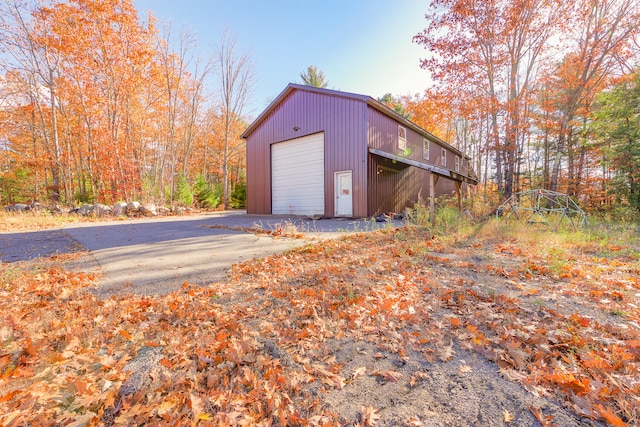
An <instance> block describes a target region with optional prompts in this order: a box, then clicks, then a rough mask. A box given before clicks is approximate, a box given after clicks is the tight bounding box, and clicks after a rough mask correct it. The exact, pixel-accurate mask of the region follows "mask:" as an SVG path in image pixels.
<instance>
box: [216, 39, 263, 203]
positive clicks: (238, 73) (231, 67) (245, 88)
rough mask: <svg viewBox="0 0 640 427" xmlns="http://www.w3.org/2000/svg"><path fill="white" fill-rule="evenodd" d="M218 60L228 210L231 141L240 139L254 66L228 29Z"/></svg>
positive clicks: (224, 184)
mask: <svg viewBox="0 0 640 427" xmlns="http://www.w3.org/2000/svg"><path fill="white" fill-rule="evenodd" d="M215 59H216V62H215V64H216V65H215V67H216V70H217V77H218V79H219V85H220V86H219V88H220V102H221V107H220V108H221V114H222V116H223V121H224V126H223V138H224V149H223V165H222V167H223V172H222V176H223V177H222V185H223V202H224V207H225V209H228V208H229V192H230V189H229V165H230V157H231V154H232V152H231V139H232V138H239V134H236V133H234V132H233V129H234V127H235V126H236V125H237V124H238V123H239V122H240V121H241V120H242V115H243V114H244V112H245V111H244V110H245V107H246V104H247V101H248V100H249V96H250V95H251V92H252V89H253V84H254V82H255V65H254V61H253V59H252V58H251V57H250V56H249V55H248V54H243V53H239V52H238V51H237V40H236V38H235V37H234V36H233V35H232V34H231V33H230V32H229V31H228V30H225V31H224V32H223V33H222V38H221V42H220V45H219V46H218V49H217V51H216V58H215Z"/></svg>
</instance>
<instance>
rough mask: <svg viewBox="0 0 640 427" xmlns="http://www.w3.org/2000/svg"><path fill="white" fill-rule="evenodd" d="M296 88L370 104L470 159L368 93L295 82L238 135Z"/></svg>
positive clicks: (250, 130)
mask: <svg viewBox="0 0 640 427" xmlns="http://www.w3.org/2000/svg"><path fill="white" fill-rule="evenodd" d="M296 90H303V91H307V92H315V93H318V94H322V95H329V96H337V97H342V98H349V99H355V100H359V101H362V102H364V103H366V104H367V105H368V106H370V107H371V108H375V109H376V110H378V111H380V112H381V113H383V114H385V115H386V116H389V117H391V118H392V119H394V120H396V121H397V122H399V123H401V124H403V125H404V126H407V127H409V128H411V129H412V130H414V131H415V132H417V133H419V134H421V135H422V136H423V137H425V138H427V139H429V140H431V141H433V142H435V143H436V144H439V145H442V146H443V147H446V148H448V149H450V150H451V151H453V152H454V153H456V154H459V155H460V156H461V157H463V158H466V159H470V157H469V156H467V155H466V154H465V153H463V152H462V151H460V150H458V149H457V148H456V147H454V146H452V145H451V144H449V143H447V142H445V141H443V140H442V139H440V138H438V137H437V136H435V135H433V134H432V133H430V132H429V131H427V130H425V129H423V128H421V127H420V126H418V125H417V124H415V123H413V122H412V121H411V120H408V119H406V118H405V117H403V116H401V115H400V114H398V113H396V112H395V111H394V110H392V109H391V108H389V107H387V106H386V105H384V104H383V103H381V102H379V101H377V100H375V99H373V98H372V97H370V96H368V95H360V94H357V93H351V92H343V91H339V90H333V89H324V88H319V87H315V86H307V85H301V84H296V83H289V84H288V85H287V87H285V88H284V90H283V91H282V92H280V94H279V95H278V96H277V97H276V98H275V99H274V100H273V101H272V102H271V104H269V106H267V108H266V109H265V110H264V111H263V112H262V113H260V115H259V116H258V117H257V118H256V119H255V120H254V121H253V123H251V124H250V125H249V127H247V129H246V130H245V131H244V132H243V133H242V135H240V137H241V138H243V139H247V138H248V137H249V135H251V133H253V131H254V130H255V129H256V128H257V127H258V126H260V124H261V123H262V122H263V121H264V120H265V119H266V117H267V116H268V115H269V114H270V113H271V111H273V110H274V109H275V108H276V107H277V106H278V105H279V104H280V103H281V102H282V101H283V100H284V99H285V98H286V97H287V96H288V95H289V94H291V93H292V92H294V91H296Z"/></svg>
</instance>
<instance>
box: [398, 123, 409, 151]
mask: <svg viewBox="0 0 640 427" xmlns="http://www.w3.org/2000/svg"><path fill="white" fill-rule="evenodd" d="M398 149H400V150H406V149H407V129H405V128H403V127H402V126H398Z"/></svg>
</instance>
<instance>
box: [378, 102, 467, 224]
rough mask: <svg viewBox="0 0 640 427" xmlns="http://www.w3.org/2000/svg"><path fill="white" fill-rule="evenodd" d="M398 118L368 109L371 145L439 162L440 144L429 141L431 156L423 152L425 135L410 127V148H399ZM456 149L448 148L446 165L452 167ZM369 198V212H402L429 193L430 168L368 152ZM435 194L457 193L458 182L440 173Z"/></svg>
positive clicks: (410, 157) (425, 198)
mask: <svg viewBox="0 0 640 427" xmlns="http://www.w3.org/2000/svg"><path fill="white" fill-rule="evenodd" d="M398 125H399V124H398V122H396V121H395V120H393V119H392V118H390V117H388V116H386V115H384V114H382V113H380V112H378V111H377V110H374V109H369V126H368V134H369V146H370V147H372V148H376V149H378V150H382V151H386V152H388V153H392V154H396V155H399V156H404V157H407V158H409V159H412V160H416V161H419V162H423V163H428V164H435V165H438V166H440V164H441V163H440V158H441V148H443V147H442V146H441V145H439V144H437V143H435V142H433V141H430V143H429V144H430V145H429V149H430V153H429V154H430V155H429V160H425V159H424V158H423V155H422V147H423V139H424V137H423V136H422V135H421V134H419V133H417V132H415V131H413V130H411V129H410V128H406V127H405V128H406V130H407V149H406V150H400V149H399V148H398ZM454 157H455V153H454V152H452V151H450V150H447V167H448V168H449V169H453V165H454ZM368 176H369V189H368V193H369V202H368V215H367V216H376V215H379V214H381V213H383V212H402V211H403V210H404V209H405V208H407V207H412V206H413V205H414V204H415V203H417V202H418V201H419V199H422V200H423V201H427V200H428V197H429V172H428V171H426V170H424V169H420V168H417V167H414V166H408V165H406V166H403V165H401V164H399V163H398V162H396V163H394V162H393V161H391V160H389V159H386V158H383V157H380V156H376V155H373V154H370V155H369V168H368ZM435 190H436V196H439V195H444V194H455V192H456V185H455V182H454V181H453V180H451V179H448V178H445V177H442V176H441V177H440V178H439V179H438V183H437V184H436V188H435Z"/></svg>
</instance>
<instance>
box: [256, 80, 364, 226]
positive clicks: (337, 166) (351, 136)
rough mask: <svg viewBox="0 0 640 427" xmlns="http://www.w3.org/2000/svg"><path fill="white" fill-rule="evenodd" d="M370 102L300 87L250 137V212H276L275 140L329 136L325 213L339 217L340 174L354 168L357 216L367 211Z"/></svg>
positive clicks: (326, 154) (326, 141) (354, 208)
mask: <svg viewBox="0 0 640 427" xmlns="http://www.w3.org/2000/svg"><path fill="white" fill-rule="evenodd" d="M366 109H367V105H366V104H365V103H364V102H362V101H361V100H357V99H350V98H347V97H341V96H334V95H325V94H319V93H314V92H307V91H301V90H295V91H293V92H292V93H290V94H289V95H288V96H287V97H286V98H285V99H284V100H282V102H281V103H280V104H279V105H277V106H276V107H275V108H274V110H273V111H272V112H271V113H270V114H269V115H268V116H267V117H266V118H265V119H264V120H263V121H262V123H261V124H260V126H258V127H257V128H256V129H255V131H254V132H253V133H251V135H249V137H248V138H247V212H248V213H252V214H269V213H271V158H270V155H271V154H270V145H271V144H273V143H277V142H282V141H287V140H291V139H294V138H299V137H301V136H305V135H310V134H313V133H317V132H324V135H325V196H326V201H325V216H329V217H332V216H334V200H335V197H334V173H335V172H338V171H342V170H351V171H352V176H353V215H354V216H355V217H364V216H366V215H367V194H366V189H367V169H366V156H367V146H366V126H365V114H366Z"/></svg>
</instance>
